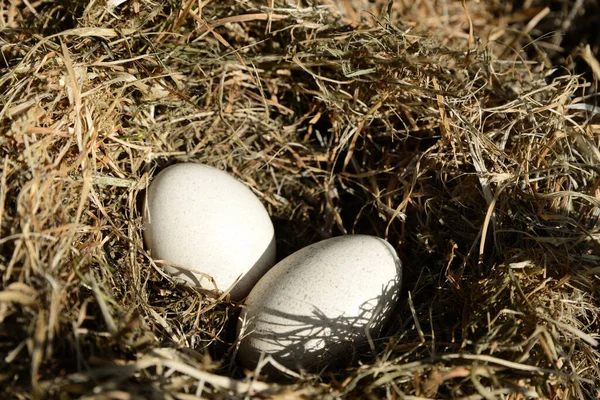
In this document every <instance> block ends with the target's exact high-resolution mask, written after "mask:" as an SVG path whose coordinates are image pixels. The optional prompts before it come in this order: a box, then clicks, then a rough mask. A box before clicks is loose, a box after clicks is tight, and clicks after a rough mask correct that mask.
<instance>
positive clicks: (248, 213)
mask: <svg viewBox="0 0 600 400" xmlns="http://www.w3.org/2000/svg"><path fill="white" fill-rule="evenodd" d="M143 215H144V218H143V220H144V240H145V242H146V245H147V246H148V248H149V249H150V250H151V253H152V257H153V258H155V259H161V260H165V261H168V262H169V263H171V264H173V265H171V266H168V265H167V266H165V270H166V272H168V273H169V274H170V275H172V276H173V277H175V278H177V279H179V280H181V281H183V282H185V283H188V284H190V285H195V286H198V287H201V288H204V289H208V290H210V291H216V289H218V290H220V291H222V290H226V289H228V288H229V287H230V286H231V285H233V284H234V283H235V282H236V280H237V279H238V278H241V280H240V281H239V282H238V283H237V284H236V285H235V287H234V288H233V289H232V291H231V297H232V298H233V299H235V300H238V299H242V298H244V297H245V296H246V295H247V294H248V292H249V291H250V289H251V288H252V287H253V286H254V284H255V283H256V281H257V280H258V279H259V278H260V277H261V276H262V275H263V274H264V273H265V272H266V271H267V270H268V269H269V268H270V267H271V266H273V264H274V263H275V234H274V229H273V224H272V222H271V219H270V217H269V214H268V213H267V211H266V210H265V208H264V207H263V205H262V203H261V202H260V201H259V200H258V198H256V196H255V195H254V193H252V191H251V190H250V189H249V188H247V187H246V186H245V185H244V184H243V183H241V182H239V181H237V180H236V179H234V178H233V177H231V176H230V175H229V174H227V173H226V172H223V171H221V170H218V169H216V168H213V167H210V166H208V165H203V164H194V163H183V164H175V165H172V166H170V167H168V168H166V169H164V170H163V171H162V172H160V173H159V174H158V175H157V176H156V177H155V178H154V179H153V180H152V182H151V184H150V187H149V189H148V193H147V196H146V201H145V204H144V214H143ZM209 276H210V277H212V278H213V279H214V283H216V288H215V284H214V283H213V282H212V281H211V279H210V278H209Z"/></svg>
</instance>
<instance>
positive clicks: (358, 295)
mask: <svg viewBox="0 0 600 400" xmlns="http://www.w3.org/2000/svg"><path fill="white" fill-rule="evenodd" d="M400 284H401V264H400V260H399V259H398V256H397V254H396V251H395V250H394V248H393V247H392V246H391V245H390V244H389V243H388V242H386V241H385V240H383V239H381V238H378V237H375V236H367V235H348V236H341V237H336V238H332V239H327V240H323V241H321V242H318V243H315V244H312V245H310V246H308V247H305V248H303V249H301V250H299V251H297V252H296V253H294V254H292V255H290V256H289V257H287V258H285V259H284V260H282V261H281V262H279V263H278V264H276V265H275V266H274V267H273V268H272V269H271V270H270V271H269V272H267V273H266V274H265V276H263V277H262V278H261V279H260V280H259V281H258V283H257V284H256V286H254V288H253V289H252V291H251V292H250V294H249V295H248V298H247V299H246V304H245V307H244V309H243V310H242V313H241V315H240V319H239V322H238V335H239V337H240V346H239V351H238V357H239V361H240V362H241V364H242V365H243V366H244V367H246V368H249V369H254V368H255V367H256V365H257V363H258V361H259V359H260V358H261V355H262V356H263V357H264V356H271V357H272V358H273V359H274V360H275V361H277V362H278V363H280V364H281V365H283V366H284V367H286V368H289V369H292V370H300V369H306V370H321V369H323V368H328V367H335V366H336V365H339V364H340V362H348V361H350V359H351V358H352V355H353V354H354V351H355V350H356V348H357V346H359V345H360V344H363V343H365V342H366V341H367V340H368V336H371V337H372V338H375V337H376V336H377V335H378V334H379V333H380V332H381V330H382V328H383V326H384V325H385V323H386V321H387V320H388V319H389V317H390V314H391V312H392V310H393V308H394V306H395V304H396V302H397V298H398V294H399V290H400Z"/></svg>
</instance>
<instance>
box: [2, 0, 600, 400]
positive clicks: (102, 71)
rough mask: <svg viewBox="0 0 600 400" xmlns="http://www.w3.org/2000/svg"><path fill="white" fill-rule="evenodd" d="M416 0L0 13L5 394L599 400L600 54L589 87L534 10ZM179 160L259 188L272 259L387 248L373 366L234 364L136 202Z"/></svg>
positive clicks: (38, 7) (236, 0)
mask: <svg viewBox="0 0 600 400" xmlns="http://www.w3.org/2000/svg"><path fill="white" fill-rule="evenodd" d="M355 3H356V4H360V5H362V6H363V7H365V8H364V9H363V11H362V12H357V10H359V9H360V6H357V5H356V4H355ZM405 3H408V2H402V1H397V2H386V1H380V0H376V1H373V2H366V1H365V2H361V1H356V2H352V1H346V0H335V1H334V0H322V1H320V2H310V1H308V2H306V1H294V2H290V1H281V0H265V1H258V0H222V1H214V0H213V1H211V0H204V1H199V2H195V1H189V0H186V1H173V0H152V1H151V0H125V1H115V0H108V1H103V0H91V1H80V0H77V1H58V2H49V1H43V0H42V1H36V2H29V1H25V0H14V1H11V2H8V3H7V2H0V24H1V25H0V28H1V31H0V48H1V51H2V54H1V55H2V57H0V93H1V94H2V95H1V96H0V169H1V174H0V276H1V278H0V280H1V283H0V285H1V287H0V355H1V357H0V385H1V386H3V387H4V388H5V389H4V393H6V395H7V396H11V397H14V398H20V399H29V398H61V399H62V398H65V399H66V398H86V399H91V398H94V399H129V398H131V399H136V398H167V399H190V398H195V397H196V396H203V397H209V398H243V397H250V398H252V397H256V398H264V397H273V398H338V397H344V398H408V399H409V398H412V399H415V398H462V399H494V398H504V399H521V398H553V399H567V398H594V397H597V396H598V395H599V393H600V392H599V388H598V384H599V382H600V371H599V368H598V359H599V356H600V355H599V354H598V347H597V344H598V332H599V331H600V321H599V319H598V318H599V317H598V316H599V314H600V301H599V298H598V293H599V283H600V282H599V274H600V244H599V242H598V239H599V238H600V224H599V222H598V217H599V216H600V151H599V150H598V146H599V143H600V125H599V124H598V118H597V116H596V114H598V110H599V109H598V107H597V106H596V105H595V103H594V102H595V93H596V89H595V81H594V77H595V78H596V79H597V77H598V76H600V74H598V72H600V69H598V67H597V66H598V62H597V60H596V59H595V57H594V55H593V54H594V53H593V51H592V50H590V48H589V47H587V49H586V47H581V48H578V49H579V50H577V52H575V53H574V54H575V55H577V54H578V55H579V59H578V60H582V61H583V62H584V64H585V65H587V66H588V67H589V70H590V71H591V75H589V76H591V77H592V79H591V80H586V79H585V77H584V76H581V75H577V74H574V73H573V70H569V68H568V66H566V67H565V66H563V67H558V64H554V61H553V60H557V58H556V57H555V56H554V55H553V54H552V52H555V53H556V52H557V51H558V50H557V46H558V47H560V43H559V44H558V45H557V44H556V43H554V42H551V41H550V42H545V41H544V40H543V37H544V36H543V34H538V33H537V32H536V29H537V28H536V27H537V26H538V25H539V24H543V23H545V22H547V21H550V20H551V19H552V18H557V17H556V15H557V13H558V11H557V12H555V11H553V9H552V8H551V7H548V8H546V7H544V6H543V4H542V5H541V6H540V5H539V4H537V3H536V2H527V3H528V4H529V3H535V4H533V5H531V4H530V7H529V8H526V9H519V8H515V9H510V10H508V9H507V6H506V5H505V4H504V3H503V2H488V3H486V4H483V2H481V3H478V2H465V3H462V2H460V1H456V2H446V1H439V2H434V1H425V0H423V1H420V2H416V4H414V7H409V6H410V5H408V4H405ZM411 3H412V2H411ZM579 3H581V4H587V2H578V3H577V4H579ZM353 4H354V6H353ZM367 7H369V8H367ZM579 7H582V5H579ZM561 10H562V9H561ZM367 11H368V12H367ZM560 12H564V10H562V11H560ZM567 14H568V15H570V14H569V13H567ZM574 15H575V16H576V13H575V14H574ZM498 16H501V18H498ZM492 21H496V22H495V23H492ZM534 36H535V37H536V39H535V40H533V39H532V38H533V37H534ZM555 65H556V66H557V67H556V68H555V67H554V66H555ZM179 161H194V162H202V163H207V164H211V165H214V166H217V167H219V168H222V169H225V170H227V171H229V172H230V173H231V174H233V175H234V176H235V177H237V178H238V179H239V180H241V181H243V182H245V183H246V184H247V185H248V186H250V187H251V188H252V189H253V191H254V192H255V193H256V194H257V196H258V197H259V198H260V199H261V201H262V202H263V204H265V206H266V207H267V209H268V211H269V213H270V215H271V216H272V218H273V221H274V224H275V228H276V234H277V246H278V252H279V258H283V257H284V256H285V255H287V254H290V253H291V252H293V251H295V250H298V249H300V248H302V247H303V246H306V245H308V244H310V243H313V242H315V241H318V240H321V239H324V238H327V237H330V236H335V235H341V234H346V233H365V234H374V235H377V236H380V237H384V238H386V239H387V240H388V241H390V243H391V244H392V245H393V246H394V247H395V248H396V249H397V250H398V252H399V254H400V257H401V259H402V261H403V265H404V276H405V277H404V282H403V292H402V302H401V304H400V305H399V307H398V309H397V311H396V313H395V314H394V318H393V321H392V322H391V324H390V326H389V327H388V329H387V331H386V334H385V335H384V337H382V338H381V339H379V340H378V341H377V342H376V351H375V352H372V353H368V354H364V355H363V357H362V359H361V363H360V364H359V365H350V366H348V367H347V368H346V369H344V370H342V371H338V372H335V373H325V374H321V375H315V374H308V373H303V374H301V375H299V376H298V377H294V378H293V379H292V378H290V379H289V380H288V381H279V382H273V381H269V380H268V379H265V378H264V377H261V375H260V374H259V373H258V371H244V370H242V369H241V368H240V367H239V366H237V365H236V363H235V360H234V359H233V357H232V354H233V352H232V349H233V348H234V347H235V340H236V338H235V332H233V331H232V329H233V328H232V327H233V326H234V325H235V320H236V312H237V311H239V304H235V303H232V302H229V301H228V300H227V299H212V298H209V297H205V296H204V295H202V294H201V293H198V292H196V291H195V290H193V289H190V288H184V287H180V286H178V285H176V284H175V283H173V282H172V281H171V280H170V279H169V278H168V277H167V276H165V275H164V274H163V273H161V270H160V268H159V267H158V266H157V265H156V264H155V263H154V261H153V260H152V258H151V256H150V254H149V253H148V252H147V250H146V249H145V248H144V246H143V242H142V226H141V215H140V207H141V206H140V199H141V198H142V196H143V193H144V190H145V187H146V185H147V184H148V182H149V179H150V178H151V176H152V175H153V174H154V173H155V171H156V170H157V169H160V168H163V167H164V166H166V165H169V164H172V163H175V162H179ZM348 279H352V277H348Z"/></svg>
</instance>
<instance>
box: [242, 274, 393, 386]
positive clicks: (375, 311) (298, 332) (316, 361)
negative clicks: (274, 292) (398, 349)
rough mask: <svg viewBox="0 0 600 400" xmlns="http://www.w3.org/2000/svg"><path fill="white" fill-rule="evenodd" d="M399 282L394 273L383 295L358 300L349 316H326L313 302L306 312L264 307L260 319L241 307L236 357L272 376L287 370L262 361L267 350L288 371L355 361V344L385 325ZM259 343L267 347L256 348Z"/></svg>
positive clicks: (331, 367) (333, 367) (317, 369)
mask: <svg viewBox="0 0 600 400" xmlns="http://www.w3.org/2000/svg"><path fill="white" fill-rule="evenodd" d="M400 286H401V282H400V276H397V277H396V279H394V280H392V281H390V282H388V284H387V285H386V286H385V287H383V288H382V291H381V295H379V296H377V297H375V298H372V299H369V300H367V301H365V302H364V303H362V304H361V305H360V306H359V312H358V313H357V315H353V316H340V317H336V318H330V317H327V316H326V315H325V313H324V312H322V311H321V310H320V309H319V308H317V307H313V310H312V313H311V314H310V315H292V314H289V313H284V312H281V311H280V310H276V309H273V308H265V309H262V310H261V312H260V315H259V318H260V320H259V319H257V318H256V317H252V316H248V315H247V313H246V312H245V311H242V313H241V315H240V320H241V321H243V322H242V324H243V327H242V330H241V331H240V334H241V338H242V339H241V343H240V347H239V353H238V355H239V357H238V360H239V362H240V363H241V364H242V366H243V367H245V368H247V369H250V370H255V369H256V368H257V366H258V365H259V363H261V364H262V365H261V366H260V367H261V373H264V374H266V375H267V376H268V377H270V378H281V377H284V376H285V375H284V373H283V372H284V371H281V370H280V369H279V368H277V367H276V366H274V365H273V364H272V363H269V362H268V361H265V362H261V360H266V357H268V356H270V357H271V358H272V359H273V360H275V361H276V362H277V363H279V364H281V365H282V366H283V367H285V368H288V369H290V370H292V371H299V370H306V371H309V372H314V373H320V372H323V371H335V370H337V369H341V368H345V367H349V366H351V365H352V364H355V363H356V362H357V361H358V358H359V354H360V351H359V350H360V349H361V348H362V347H365V346H366V345H367V344H368V342H369V338H371V339H373V340H375V339H377V337H378V335H379V334H380V333H381V332H382V331H383V328H384V326H385V325H386V323H387V321H388V320H389V317H390V314H391V313H392V311H393V310H394V308H395V305H396V303H397V299H398V296H399V289H400ZM244 319H246V320H244ZM257 323H258V325H260V326H262V327H263V329H261V330H260V331H258V330H256V329H255V326H256V325H257ZM260 348H263V349H264V348H268V349H269V350H267V351H262V352H259V351H256V349H260Z"/></svg>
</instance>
